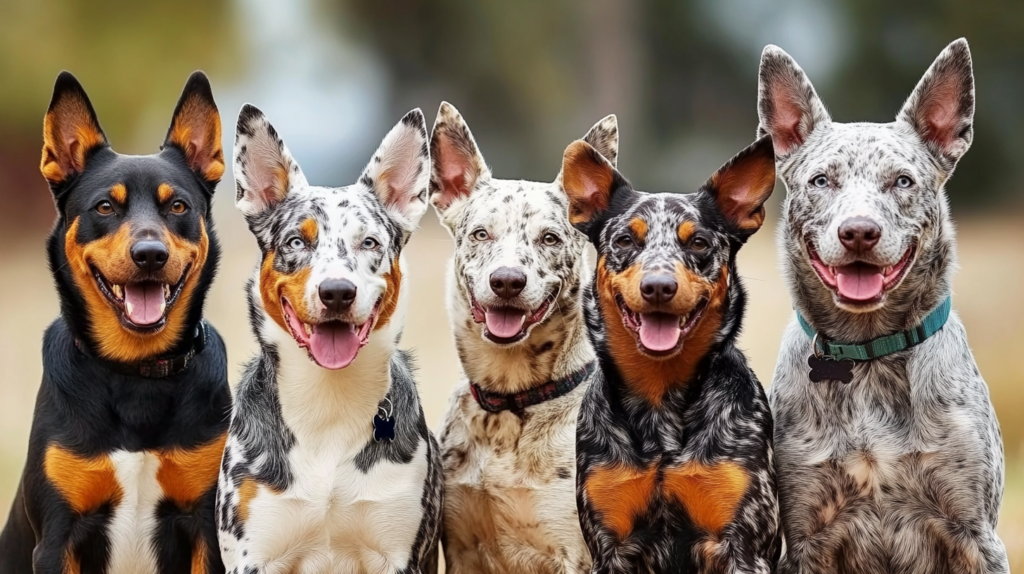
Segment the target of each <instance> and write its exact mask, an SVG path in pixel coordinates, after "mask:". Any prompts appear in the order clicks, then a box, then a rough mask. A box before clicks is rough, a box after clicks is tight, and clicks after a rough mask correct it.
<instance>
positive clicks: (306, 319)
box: [217, 105, 443, 574]
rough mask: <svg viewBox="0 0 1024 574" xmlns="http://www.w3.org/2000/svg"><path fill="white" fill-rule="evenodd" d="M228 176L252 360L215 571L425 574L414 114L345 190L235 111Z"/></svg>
mask: <svg viewBox="0 0 1024 574" xmlns="http://www.w3.org/2000/svg"><path fill="white" fill-rule="evenodd" d="M234 169H235V179H236V182H237V186H238V202H237V203H238V206H239V208H240V209H241V210H242V212H243V213H244V214H245V216H246V219H247V221H248V223H249V228H250V230H251V231H252V232H253V234H254V235H255V236H256V240H257V243H258V244H259V246H260V250H261V252H262V254H263V257H262V261H261V263H260V266H259V268H258V269H257V274H256V277H254V278H253V280H252V281H250V283H249V287H248V298H249V312H250V318H251V321H252V326H253V330H254V332H255V334H256V337H257V339H258V340H259V343H260V348H261V350H260V353H259V355H258V356H256V357H255V358H254V359H253V360H252V361H251V362H250V364H249V366H248V368H247V369H246V372H245V375H244V376H243V378H242V381H241V383H240V385H239V388H238V392H237V400H236V403H235V409H234V411H233V413H232V418H231V428H230V433H229V437H228V441H227V445H226V447H225V449H224V456H223V462H222V466H221V473H220V483H219V484H220V486H219V494H218V499H217V522H218V527H219V538H220V546H221V551H222V553H223V556H224V560H225V564H226V566H227V568H228V569H229V571H230V572H234V573H237V574H243V573H244V574H250V573H267V574H269V573H277V572H281V573H288V572H300V571H301V572H338V573H341V572H344V573H349V572H368V573H371V572H372V573H391V572H403V573H419V572H433V571H435V570H436V567H437V560H438V556H437V548H438V546H437V543H438V534H439V530H440V518H441V507H442V497H443V491H442V484H441V480H442V478H441V464H440V456H439V453H438V447H437V442H436V440H435V439H434V437H433V435H432V434H431V433H430V431H429V430H428V429H427V425H426V421H425V419H424V416H423V410H422V407H421V405H420V401H419V396H418V394H417V391H416V385H415V381H414V378H413V372H412V369H413V367H412V363H411V357H410V356H409V355H408V354H407V353H405V352H401V351H398V350H397V349H396V346H397V344H398V342H399V339H400V337H401V332H402V323H403V317H404V307H405V289H406V288H407V284H406V281H405V280H404V279H403V268H404V264H403V260H402V256H401V252H402V248H403V247H404V246H405V244H406V243H407V241H408V240H409V237H410V234H411V233H412V231H413V230H414V229H415V227H416V225H417V223H418V221H419V218H420V217H421V216H422V214H423V212H424V211H425V210H426V199H427V185H428V178H429V169H430V164H429V152H428V149H427V133H426V124H425V122H424V119H423V114H422V113H421V112H420V111H419V110H414V111H412V112H409V113H408V114H407V115H406V116H405V117H404V118H402V120H401V121H400V122H399V123H398V124H397V125H396V126H395V127H394V128H393V129H392V130H391V132H390V133H389V134H388V135H387V136H386V137H385V138H384V141H383V142H382V143H381V146H380V148H378V150H377V153H376V154H375V155H374V157H373V159H372V160H371V161H370V164H369V165H368V166H367V168H366V170H365V171H364V172H363V174H362V176H361V177H360V178H359V180H358V182H357V183H356V184H354V185H350V186H347V187H341V188H327V187H317V186H312V185H309V184H308V183H307V181H306V179H305V177H304V176H303V174H302V171H301V169H300V168H299V165H298V163H297V162H296V161H295V160H294V158H292V156H291V154H290V153H289V152H288V149H287V147H286V146H285V145H284V142H283V141H282V140H281V138H280V137H279V136H278V134H277V132H276V131H275V130H274V128H273V126H271V125H270V123H269V122H268V121H267V119H266V118H265V117H264V115H263V114H262V113H261V112H260V111H259V110H257V109H256V108H255V107H253V106H251V105H246V106H244V107H243V108H242V111H241V112H240V114H239V118H238V128H237V135H236V141H235V163H234ZM323 335H326V336H323ZM377 415H380V416H382V417H384V418H389V419H390V420H392V421H394V423H395V427H394V435H395V436H394V440H389V439H388V438H387V436H386V433H385V432H384V431H383V430H380V429H378V430H375V428H374V426H373V422H372V421H373V420H374V418H375V416H377ZM375 433H381V434H380V435H375ZM377 439H380V440H379V441H378V440H377Z"/></svg>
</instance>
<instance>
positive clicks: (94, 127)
mask: <svg viewBox="0 0 1024 574" xmlns="http://www.w3.org/2000/svg"><path fill="white" fill-rule="evenodd" d="M107 145H108V144H107V137H106V136H105V135H103V130H102V129H101V128H100V122H99V120H97V119H96V112H95V111H94V110H93V108H92V103H91V102H89V96H87V95H86V94H85V89H83V88H82V84H80V83H78V80H77V79H75V77H74V76H73V75H71V73H70V72H61V73H60V74H59V75H58V76H57V81H56V82H54V84H53V97H52V98H51V99H50V107H49V108H47V110H46V116H45V117H44V118H43V158H42V160H41V161H40V164H39V170H40V171H41V172H42V173H43V177H44V178H46V181H47V182H49V184H50V186H51V188H53V187H54V186H57V185H60V184H61V183H63V182H64V181H65V180H67V179H68V178H69V177H71V176H72V175H74V174H76V173H81V172H82V170H84V169H85V163H86V161H88V159H89V155H90V154H91V153H92V152H93V151H95V150H96V149H98V148H101V147H106V146H107Z"/></svg>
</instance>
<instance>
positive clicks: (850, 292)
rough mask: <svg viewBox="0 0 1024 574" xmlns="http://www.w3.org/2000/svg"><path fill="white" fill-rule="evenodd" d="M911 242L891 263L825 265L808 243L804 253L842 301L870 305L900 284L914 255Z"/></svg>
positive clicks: (824, 281) (825, 282)
mask: <svg viewBox="0 0 1024 574" xmlns="http://www.w3.org/2000/svg"><path fill="white" fill-rule="evenodd" d="M914 252H915V249H914V246H913V245H911V246H910V247H909V248H907V251H906V252H905V253H904V254H903V256H902V257H900V259H899V261H897V262H896V263H895V264H894V265H889V266H886V267H882V266H879V265H872V264H870V263H864V262H862V261H855V262H853V263H850V264H848V265H839V266H834V265H831V266H830V265H826V264H825V263H824V262H823V261H822V260H821V257H819V256H818V252H817V251H815V250H814V247H813V246H811V245H810V244H808V245H807V253H808V254H809V256H810V261H811V266H812V267H814V270H815V271H816V272H817V273H818V277H820V278H821V281H822V282H823V283H824V284H825V286H826V287H828V288H829V289H830V290H832V292H833V293H835V295H836V297H837V298H838V299H839V301H841V302H842V303H846V304H850V305H873V304H876V303H879V302H881V301H882V300H883V299H884V298H885V294H886V293H887V292H889V291H890V290H891V289H892V288H893V287H896V286H897V285H899V283H900V280H902V279H903V276H904V275H906V272H907V269H909V268H910V263H911V262H912V261H913V258H914Z"/></svg>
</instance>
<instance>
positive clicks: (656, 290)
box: [640, 273, 679, 305]
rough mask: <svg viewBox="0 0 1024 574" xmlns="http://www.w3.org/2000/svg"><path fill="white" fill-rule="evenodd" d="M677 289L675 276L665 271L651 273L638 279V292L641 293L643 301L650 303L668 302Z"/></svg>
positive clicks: (677, 284)
mask: <svg viewBox="0 0 1024 574" xmlns="http://www.w3.org/2000/svg"><path fill="white" fill-rule="evenodd" d="M678 290H679V283H676V278H675V277H673V276H671V275H669V274H667V273H652V274H651V275H645V276H644V278H643V279H641V280H640V294H641V295H643V298H644V301H647V302H648V303H650V304H652V305H661V304H663V303H668V302H669V301H671V300H672V298H673V297H675V296H676V291H678Z"/></svg>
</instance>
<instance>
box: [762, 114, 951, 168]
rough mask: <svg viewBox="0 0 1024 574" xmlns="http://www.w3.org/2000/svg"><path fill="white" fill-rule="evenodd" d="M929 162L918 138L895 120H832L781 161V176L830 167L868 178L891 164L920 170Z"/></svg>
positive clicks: (891, 166) (892, 166)
mask: <svg viewBox="0 0 1024 574" xmlns="http://www.w3.org/2000/svg"><path fill="white" fill-rule="evenodd" d="M931 164H932V162H931V161H930V158H929V156H928V152H927V149H925V147H924V145H923V144H922V142H921V140H920V138H919V137H918V136H917V135H916V134H915V133H914V132H913V130H912V129H910V127H909V126H906V125H903V124H901V123H898V122H891V123H887V124H879V123H868V122H860V123H845V124H844V123H831V124H827V125H825V126H822V127H821V128H819V129H816V130H814V131H813V132H812V133H811V134H810V136H809V137H808V138H807V141H806V142H805V144H804V145H803V146H801V147H800V148H799V149H798V150H797V151H796V152H795V153H793V155H792V156H791V157H790V158H788V159H787V160H786V161H784V162H783V166H782V170H781V171H782V175H783V177H791V176H801V177H803V176H806V175H808V172H810V171H814V170H820V169H833V170H835V171H837V172H838V173H839V174H841V175H845V176H848V177H849V176H854V177H855V176H863V177H871V176H873V175H875V174H877V173H881V172H884V171H887V170H889V169H892V168H894V167H898V168H905V169H921V168H922V167H923V166H930V165H931Z"/></svg>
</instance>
